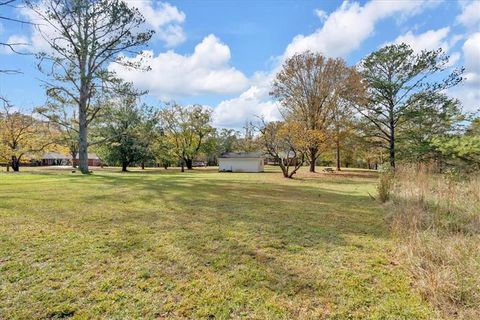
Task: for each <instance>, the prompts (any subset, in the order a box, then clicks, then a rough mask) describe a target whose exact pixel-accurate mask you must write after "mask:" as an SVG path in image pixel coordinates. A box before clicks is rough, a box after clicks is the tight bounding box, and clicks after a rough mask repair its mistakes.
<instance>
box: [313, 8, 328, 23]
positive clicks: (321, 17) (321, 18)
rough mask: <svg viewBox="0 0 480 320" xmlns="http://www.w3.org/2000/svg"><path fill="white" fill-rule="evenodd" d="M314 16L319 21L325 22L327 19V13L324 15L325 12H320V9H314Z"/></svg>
mask: <svg viewBox="0 0 480 320" xmlns="http://www.w3.org/2000/svg"><path fill="white" fill-rule="evenodd" d="M314 12H315V15H316V16H317V17H318V18H319V19H320V21H322V22H323V21H325V20H327V18H328V13H326V12H325V11H323V10H320V9H315V11H314Z"/></svg>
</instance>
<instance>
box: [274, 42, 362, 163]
mask: <svg viewBox="0 0 480 320" xmlns="http://www.w3.org/2000/svg"><path fill="white" fill-rule="evenodd" d="M352 74H353V70H352V69H351V68H348V67H347V65H346V63H345V61H344V60H342V59H331V58H326V57H324V56H322V55H321V54H318V53H312V52H308V51H307V52H304V53H301V54H296V55H294V56H293V57H291V58H289V59H288V60H287V61H285V63H284V64H283V66H282V69H281V70H280V72H279V73H277V75H276V77H275V79H274V81H273V87H272V91H271V92H270V95H271V96H273V97H274V98H276V99H277V100H279V102H280V104H281V109H280V111H281V113H282V115H283V117H284V119H285V120H286V121H290V120H294V121H298V122H299V123H300V124H302V125H303V126H304V128H305V129H306V130H309V132H310V133H311V135H310V136H311V137H315V136H324V135H325V132H326V129H327V122H328V120H330V119H331V115H332V109H333V107H334V105H335V103H334V100H335V99H337V98H338V97H342V96H344V95H345V93H346V90H347V88H348V86H347V83H349V81H350V80H349V77H350V76H351V75H352ZM315 132H317V133H318V134H315ZM310 142H311V145H310V146H309V148H308V149H309V152H308V155H307V157H308V160H309V162H310V171H311V172H315V162H316V161H317V159H318V157H319V155H320V151H321V143H322V142H323V139H320V140H317V139H310Z"/></svg>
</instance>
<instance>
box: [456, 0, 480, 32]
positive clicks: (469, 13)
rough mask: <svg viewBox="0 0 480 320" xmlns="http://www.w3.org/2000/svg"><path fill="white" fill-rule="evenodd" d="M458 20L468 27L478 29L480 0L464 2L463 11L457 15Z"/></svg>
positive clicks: (479, 24)
mask: <svg viewBox="0 0 480 320" xmlns="http://www.w3.org/2000/svg"><path fill="white" fill-rule="evenodd" d="M457 21H458V22H459V23H461V24H463V25H464V26H466V27H469V28H470V27H473V28H476V29H478V28H479V27H480V1H478V0H473V1H470V2H463V3H462V13H461V14H460V15H458V16H457Z"/></svg>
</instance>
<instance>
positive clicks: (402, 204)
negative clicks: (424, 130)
mask: <svg viewBox="0 0 480 320" xmlns="http://www.w3.org/2000/svg"><path fill="white" fill-rule="evenodd" d="M429 171H430V170H429V168H428V167H421V166H417V167H404V168H400V169H399V170H398V171H397V172H396V184H395V187H394V198H393V201H392V203H390V205H391V212H392V214H391V216H390V218H389V219H390V221H389V222H390V224H391V227H392V230H393V232H394V233H395V235H396V236H397V237H396V238H397V239H398V248H399V250H398V254H399V257H400V258H399V259H400V260H401V261H403V262H404V263H405V264H406V266H407V267H408V269H409V270H410V272H411V274H412V276H413V278H414V286H415V287H416V288H417V289H418V290H419V291H420V293H421V295H422V296H423V297H424V298H425V299H426V300H428V301H429V302H430V303H431V304H432V305H433V306H434V307H435V308H436V309H437V310H438V311H439V315H440V316H441V317H442V318H446V319H480V177H478V176H477V177H469V178H468V179H465V178H463V179H461V178H459V177H457V176H455V175H435V174H433V173H430V172H429Z"/></svg>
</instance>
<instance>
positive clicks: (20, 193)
mask: <svg viewBox="0 0 480 320" xmlns="http://www.w3.org/2000/svg"><path fill="white" fill-rule="evenodd" d="M270 170H272V169H270ZM374 184H375V177H374V174H372V173H364V172H361V171H355V172H350V173H344V174H341V175H340V174H333V175H328V174H315V175H309V174H307V173H305V172H302V173H300V174H299V175H298V179H295V180H287V179H284V178H282V177H281V174H280V173H279V172H267V173H263V174H240V173H239V174H235V173H218V172H215V171H214V170H205V169H197V170H194V171H192V172H186V173H183V174H182V173H180V172H178V171H176V170H167V171H164V170H158V171H154V170H146V172H143V173H142V172H140V171H133V172H129V173H124V174H122V173H118V172H113V171H112V170H111V169H110V170H103V171H100V170H96V171H95V172H94V174H93V175H91V176H88V177H85V176H81V175H80V174H78V173H76V174H72V173H70V171H65V172H61V171H59V170H56V171H54V170H52V171H45V172H39V171H37V172H34V173H27V172H23V173H22V172H21V173H19V174H11V173H10V174H5V173H3V174H0V319H16V318H18V319H35V318H41V319H45V318H61V317H73V318H77V319H87V318H109V319H134V318H147V319H153V318H156V319H167V318H188V319H227V318H233V319H238V318H248V319H413V318H415V319H421V318H431V317H432V316H433V315H432V314H431V311H430V309H429V307H428V306H427V305H426V304H425V303H424V302H422V300H421V299H420V298H419V296H418V295H417V294H416V293H415V292H414V291H413V290H412V289H411V284H410V281H411V280H410V279H408V277H407V276H406V271H405V270H403V269H402V268H401V267H400V266H398V265H397V263H395V260H394V258H393V257H394V253H393V250H394V244H393V240H392V239H391V237H390V234H389V231H388V230H387V227H386V224H385V222H384V217H385V212H384V210H383V208H382V207H381V206H380V205H379V204H378V203H377V202H375V201H373V200H372V199H371V198H370V197H369V195H368V192H370V193H371V194H373V193H374V192H375V191H374V190H375V186H374Z"/></svg>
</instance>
